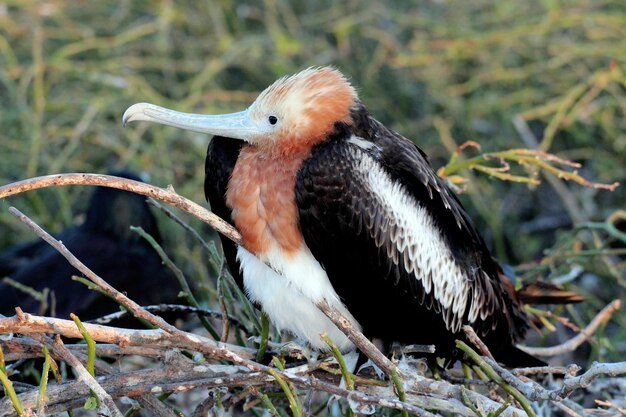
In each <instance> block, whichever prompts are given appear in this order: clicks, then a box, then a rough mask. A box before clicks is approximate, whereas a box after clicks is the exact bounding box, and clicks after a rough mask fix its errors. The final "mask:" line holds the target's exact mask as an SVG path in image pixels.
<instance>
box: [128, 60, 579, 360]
mask: <svg viewBox="0 0 626 417" xmlns="http://www.w3.org/2000/svg"><path fill="white" fill-rule="evenodd" d="M122 119H123V120H122V123H123V125H124V126H126V124H127V123H129V122H134V121H148V122H154V123H159V124H163V125H169V126H173V127H177V128H181V129H185V130H189V131H194V132H199V133H206V134H209V135H213V138H212V140H211V141H210V143H209V146H208V150H207V156H206V160H205V174H206V175H205V182H204V191H205V196H206V198H207V199H208V201H209V204H210V206H211V209H212V211H213V212H214V213H215V214H217V215H218V216H220V217H222V218H224V219H226V220H227V221H229V222H230V223H231V224H232V225H233V226H235V227H236V228H237V229H238V230H239V232H240V233H241V236H242V243H241V244H235V243H233V242H231V241H229V240H228V239H226V238H223V237H222V244H223V247H224V253H225V256H226V259H227V261H228V264H229V267H230V269H231V271H232V272H233V274H234V275H235V277H236V279H237V281H238V283H239V284H240V285H241V286H242V287H243V289H244V290H245V293H246V294H247V296H248V297H249V298H250V299H251V300H252V301H253V302H254V303H256V304H257V305H259V306H260V307H261V308H262V309H263V311H264V312H265V313H266V314H267V315H268V317H269V318H270V320H271V321H272V322H273V323H274V325H276V326H277V327H278V328H279V329H280V330H283V331H288V332H290V333H292V334H293V335H295V336H297V337H298V338H299V339H302V340H304V341H306V342H307V343H308V344H309V345H310V346H311V347H312V348H314V349H316V350H320V351H325V350H327V349H328V346H327V344H326V343H325V342H324V341H323V340H322V339H321V338H320V334H327V335H328V336H329V337H330V338H331V339H332V340H333V341H334V342H335V344H336V345H337V346H338V347H339V348H340V349H341V350H342V351H345V352H347V351H351V350H354V349H355V346H354V344H353V343H352V342H351V341H350V340H349V339H348V338H347V337H346V336H345V335H344V334H343V333H342V332H341V331H340V330H339V329H338V328H337V327H336V326H335V325H334V324H333V323H332V322H331V321H330V320H329V319H328V318H327V317H326V316H325V315H324V314H323V313H322V312H321V311H320V310H319V309H318V308H317V306H316V304H317V303H319V302H320V301H326V302H327V303H328V305H330V306H331V307H333V308H335V309H336V310H338V311H339V312H341V313H342V314H343V315H344V317H346V318H347V319H348V320H349V321H350V323H351V324H352V325H353V326H354V327H355V328H357V329H359V330H361V331H362V332H363V333H364V334H365V335H366V336H367V337H370V338H372V339H378V340H381V341H382V342H383V343H384V344H385V345H387V346H388V345H389V344H390V343H393V342H396V343H401V344H432V345H435V348H436V352H435V354H436V357H440V358H444V359H446V360H447V361H448V363H451V362H454V361H455V360H456V359H460V358H461V356H462V353H461V352H460V351H459V350H458V349H457V347H456V345H455V340H457V339H460V340H466V336H465V334H464V332H463V326H464V325H470V326H472V327H473V328H474V330H475V331H476V332H477V334H478V335H479V336H480V337H481V338H482V339H483V341H484V342H485V343H486V345H487V346H488V347H489V348H490V350H491V352H492V354H493V355H494V357H495V358H496V359H497V360H498V361H500V362H502V363H504V364H506V365H509V366H527V365H536V364H539V363H542V362H541V361H539V360H537V359H536V358H534V357H532V356H530V355H528V354H526V353H524V352H523V351H522V350H520V349H519V348H517V347H516V346H515V344H516V343H517V342H518V341H520V340H522V339H523V337H524V336H525V334H526V332H527V331H528V329H529V328H530V326H531V324H530V319H529V317H528V314H527V313H526V312H525V310H524V306H523V304H522V302H521V300H520V297H519V295H518V294H517V292H516V291H515V288H514V285H513V284H512V283H511V281H509V280H508V279H507V278H506V277H505V276H504V274H503V273H502V271H501V268H500V267H499V265H498V263H497V262H496V261H495V260H494V258H493V257H492V255H491V253H490V251H489V249H488V248H487V245H486V243H485V241H484V240H483V238H482V237H481V235H480V233H479V232H478V230H477V228H476V226H475V225H474V223H473V222H472V220H471V219H470V217H469V216H468V214H467V213H466V211H465V210H464V208H463V206H462V204H461V202H460V201H459V199H458V198H457V197H456V196H455V194H454V193H453V192H452V191H451V189H450V188H449V187H448V185H447V184H446V183H445V181H443V180H442V179H441V178H439V177H438V176H437V175H436V173H435V171H434V170H433V168H432V166H431V164H430V162H429V159H428V156H427V155H426V153H425V152H424V151H422V150H421V149H420V148H419V147H418V146H417V145H416V144H415V143H414V142H412V141H411V140H409V139H407V138H405V137H403V136H402V135H400V134H398V133H396V132H395V131H393V130H391V129H390V128H388V127H386V126H385V125H383V124H382V123H380V122H379V121H378V120H376V119H375V118H374V116H373V115H372V114H371V113H370V112H369V111H368V110H367V108H366V107H365V105H364V104H363V103H362V102H361V100H360V99H359V97H358V94H357V91H356V89H355V88H354V87H353V86H352V84H351V83H350V81H349V80H348V78H347V77H346V76H344V75H343V74H342V73H341V72H340V71H339V70H337V69H335V68H333V67H311V68H308V69H305V70H303V71H301V72H299V73H297V74H294V75H291V76H285V77H282V78H280V79H278V80H277V81H275V82H274V83H273V84H271V85H270V86H269V87H267V88H266V89H265V90H264V91H262V92H261V93H260V94H259V95H258V97H257V98H256V100H255V101H254V102H253V103H252V104H251V105H250V106H249V107H248V108H247V109H245V110H243V111H240V112H236V113H231V114H225V115H204V114H192V113H183V112H178V111H174V110H170V109H166V108H164V107H161V106H157V105H154V104H150V103H136V104H134V105H132V106H130V107H129V108H128V109H127V110H126V111H125V113H124V115H123V117H122ZM574 298H575V297H574ZM554 299H556V300H557V301H561V300H560V299H559V297H553V298H552V299H551V300H552V301H554ZM564 299H565V300H566V301H562V302H569V301H571V300H572V298H571V297H570V298H569V299H568V298H567V297H564ZM532 300H533V297H532V296H531V295H528V296H527V297H526V298H525V302H532Z"/></svg>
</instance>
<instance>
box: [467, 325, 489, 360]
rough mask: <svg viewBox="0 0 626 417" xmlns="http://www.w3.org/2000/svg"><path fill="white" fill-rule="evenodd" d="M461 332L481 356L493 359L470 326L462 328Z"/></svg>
mask: <svg viewBox="0 0 626 417" xmlns="http://www.w3.org/2000/svg"><path fill="white" fill-rule="evenodd" d="M463 331H464V332H465V335H466V336H467V339H468V340H469V341H470V342H472V343H473V344H474V346H476V347H477V348H478V350H480V353H481V354H482V355H483V356H487V357H488V358H491V359H493V355H492V354H491V352H490V351H489V348H488V347H487V345H486V344H485V342H483V341H482V340H480V337H478V335H477V334H476V332H475V331H474V329H473V328H472V326H469V325H465V326H463Z"/></svg>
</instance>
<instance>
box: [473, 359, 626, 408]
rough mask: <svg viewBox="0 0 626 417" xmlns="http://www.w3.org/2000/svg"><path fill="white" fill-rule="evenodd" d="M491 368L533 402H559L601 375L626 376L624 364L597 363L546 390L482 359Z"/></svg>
mask: <svg viewBox="0 0 626 417" xmlns="http://www.w3.org/2000/svg"><path fill="white" fill-rule="evenodd" d="M483 359H484V360H485V362H487V363H488V364H489V365H491V367H492V368H493V369H494V370H495V371H496V372H497V373H498V375H500V376H501V377H502V379H504V380H505V381H506V382H507V383H509V384H510V385H511V386H514V387H515V388H516V389H517V390H518V391H520V392H521V393H522V394H524V396H525V397H526V398H528V399H530V400H533V401H540V400H552V401H561V400H563V399H565V398H566V397H568V396H569V395H570V394H571V393H572V392H573V391H574V390H576V389H579V388H586V387H588V386H589V384H590V383H591V382H592V381H593V380H594V379H596V378H598V377H599V376H602V375H609V376H617V375H624V374H626V362H614V363H599V362H594V363H593V365H591V368H589V370H588V371H587V372H585V373H584V374H582V375H580V376H577V377H569V378H567V377H566V378H565V380H564V381H563V385H562V386H561V387H560V388H557V389H554V390H547V389H545V388H543V387H542V386H541V385H539V384H537V383H534V381H529V382H524V381H522V380H520V379H519V378H517V377H516V376H515V375H513V374H512V373H511V371H509V370H508V369H506V368H504V367H502V366H500V365H499V364H498V363H497V362H496V361H494V360H493V359H490V358H483Z"/></svg>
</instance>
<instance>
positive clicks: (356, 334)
mask: <svg viewBox="0 0 626 417" xmlns="http://www.w3.org/2000/svg"><path fill="white" fill-rule="evenodd" d="M317 308H319V309H320V310H321V311H322V313H324V314H325V315H326V317H328V318H329V319H330V321H332V322H333V323H334V324H335V326H337V327H338V328H339V330H341V331H342V332H343V333H344V334H345V335H346V336H347V337H348V339H350V341H351V342H352V343H354V344H355V345H356V347H357V348H359V349H360V350H361V352H363V353H364V354H365V356H367V357H368V358H370V359H371V360H372V362H374V363H375V364H376V366H378V367H379V368H380V369H382V370H383V371H385V372H386V373H387V374H390V373H391V372H392V371H394V370H395V369H397V367H396V365H395V364H394V363H393V362H391V361H390V360H389V358H387V357H386V356H385V355H383V354H382V352H381V351H380V350H379V349H378V348H377V347H376V346H375V345H374V344H373V343H372V342H370V340H369V339H368V338H367V337H365V336H364V335H363V333H361V332H360V331H358V330H357V329H355V328H354V326H352V324H351V323H350V320H348V319H347V318H346V317H345V316H344V315H343V314H341V312H340V311H339V310H337V309H336V308H333V307H331V306H330V305H329V304H328V303H327V302H326V300H322V301H320V302H318V303H317Z"/></svg>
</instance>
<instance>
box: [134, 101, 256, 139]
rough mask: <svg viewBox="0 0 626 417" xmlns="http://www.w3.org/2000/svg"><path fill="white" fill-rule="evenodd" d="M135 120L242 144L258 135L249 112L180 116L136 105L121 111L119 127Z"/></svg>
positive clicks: (153, 107)
mask: <svg viewBox="0 0 626 417" xmlns="http://www.w3.org/2000/svg"><path fill="white" fill-rule="evenodd" d="M137 120H143V121H146V122H154V123H160V124H163V125H167V126H173V127H178V128H180V129H185V130H191V131H193V132H199V133H208V134H210V135H219V136H226V137H229V138H235V139H242V140H245V141H249V140H250V139H251V137H253V136H254V135H255V134H258V133H261V132H259V128H258V127H257V126H255V123H254V122H253V121H252V120H251V119H250V116H249V111H248V110H244V111H241V112H238V113H230V114H221V115H206V114H194V113H182V112H178V111H174V110H170V109H166V108H164V107H160V106H156V105H154V104H150V103H137V104H133V105H132V106H130V107H129V108H128V109H127V110H126V111H125V112H124V116H122V124H123V125H124V126H126V123H128V122H134V121H137Z"/></svg>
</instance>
